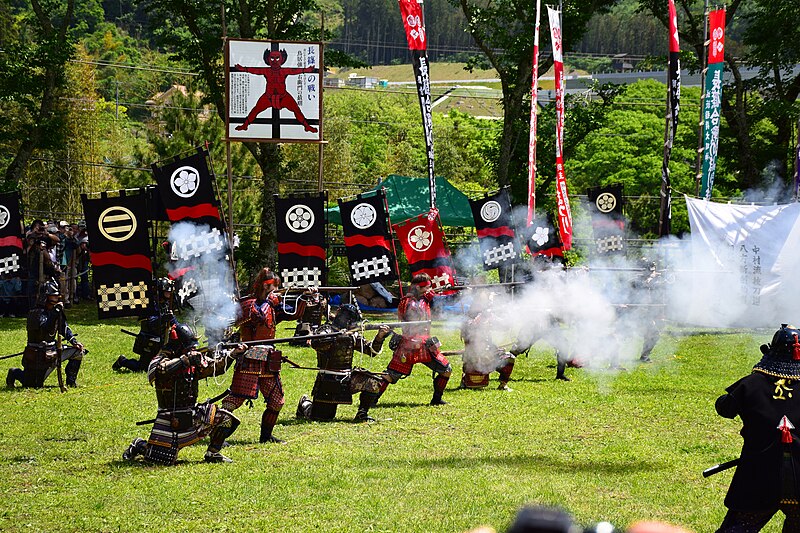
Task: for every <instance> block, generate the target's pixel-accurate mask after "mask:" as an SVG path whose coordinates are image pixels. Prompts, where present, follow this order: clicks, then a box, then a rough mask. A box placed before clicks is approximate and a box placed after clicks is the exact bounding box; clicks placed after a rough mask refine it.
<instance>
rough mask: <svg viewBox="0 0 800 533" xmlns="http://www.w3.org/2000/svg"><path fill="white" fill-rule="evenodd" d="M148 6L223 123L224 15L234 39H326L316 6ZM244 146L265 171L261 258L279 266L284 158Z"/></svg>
mask: <svg viewBox="0 0 800 533" xmlns="http://www.w3.org/2000/svg"><path fill="white" fill-rule="evenodd" d="M147 5H148V6H149V8H150V16H151V22H152V24H153V28H154V31H155V33H156V35H157V38H158V40H159V42H160V43H162V44H163V45H165V46H167V47H168V49H169V50H170V51H171V52H172V54H173V57H174V58H175V59H178V60H180V61H182V62H184V63H185V64H187V65H189V66H191V68H192V69H193V70H195V71H197V72H199V73H200V79H201V82H202V84H203V93H204V95H205V99H206V101H208V102H211V103H213V104H214V106H215V107H216V109H217V112H218V113H219V115H220V116H221V118H223V119H224V117H225V113H226V108H225V105H224V93H225V83H224V80H225V78H224V72H223V56H222V35H223V21H222V13H223V9H224V13H225V23H226V24H227V30H226V33H227V35H228V36H229V37H238V38H244V39H271V40H282V41H302V40H319V39H320V38H321V37H322V34H321V31H320V29H319V28H318V24H319V18H318V17H316V16H305V15H307V14H309V13H318V7H319V4H318V2H317V1H316V0H224V1H223V2H221V3H215V4H212V5H208V4H207V3H205V2H199V1H197V0H147ZM212 6H213V7H212ZM329 64H330V63H329ZM244 146H245V147H246V148H247V150H248V151H249V153H250V154H251V156H252V157H253V158H254V159H255V161H256V163H257V164H258V166H259V169H260V171H261V179H262V185H263V186H262V188H261V204H262V209H261V216H260V225H261V237H260V241H259V252H260V258H261V260H262V263H267V264H273V263H274V262H275V259H276V258H277V244H276V238H275V237H276V236H275V209H274V200H273V194H276V193H277V192H278V190H279V189H278V185H279V183H280V182H281V181H282V179H283V178H284V177H285V176H286V172H287V169H286V165H285V160H284V157H283V155H284V152H283V150H282V149H281V146H280V145H278V144H276V143H253V142H248V143H244Z"/></svg>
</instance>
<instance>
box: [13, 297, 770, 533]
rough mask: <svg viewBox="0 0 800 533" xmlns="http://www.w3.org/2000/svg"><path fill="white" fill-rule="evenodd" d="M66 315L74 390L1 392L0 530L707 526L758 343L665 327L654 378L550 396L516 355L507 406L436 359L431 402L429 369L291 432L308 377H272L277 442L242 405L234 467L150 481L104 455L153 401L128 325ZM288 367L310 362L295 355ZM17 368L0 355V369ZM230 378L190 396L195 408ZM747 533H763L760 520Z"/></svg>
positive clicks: (540, 368)
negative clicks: (557, 516)
mask: <svg viewBox="0 0 800 533" xmlns="http://www.w3.org/2000/svg"><path fill="white" fill-rule="evenodd" d="M68 314H69V316H70V318H71V323H72V325H73V328H74V329H75V330H76V331H77V332H78V333H80V338H81V340H82V342H83V343H84V344H85V345H86V346H87V347H88V348H89V349H90V351H91V353H89V354H88V355H87V356H86V358H85V359H84V365H83V368H82V369H81V375H80V376H79V379H78V382H79V384H80V387H79V388H78V389H73V390H69V391H68V392H67V393H66V394H61V393H59V391H58V388H57V385H56V380H55V376H51V377H50V378H49V382H48V385H49V386H48V387H46V388H44V389H42V390H21V389H16V390H13V391H12V390H6V389H3V390H2V392H1V393H0V398H2V405H3V419H4V420H3V423H2V430H1V431H0V476H2V479H3V480H5V481H4V482H3V483H2V489H0V490H1V491H2V505H0V530H2V531H23V530H24V531H146V530H156V531H256V530H261V531H281V532H285V531H290V532H292V531H297V532H307V531H325V532H327V531H402V532H439V531H442V532H459V531H465V530H468V529H470V528H472V527H475V526H477V525H479V524H489V525H492V526H494V527H495V528H497V529H498V530H500V531H502V530H503V529H504V528H505V526H506V525H507V524H508V523H509V521H510V520H511V518H512V517H513V515H514V513H515V511H516V510H517V509H518V508H519V507H520V506H521V505H523V504H525V503H540V504H559V505H561V506H563V507H565V508H566V509H568V510H569V511H571V512H572V513H574V515H575V516H576V517H577V519H578V520H579V521H580V522H581V523H584V524H587V523H590V522H593V521H596V520H600V519H605V520H610V521H611V522H613V523H615V524H617V525H618V526H625V525H626V524H629V523H630V522H632V521H634V520H638V519H643V518H647V519H658V520H665V521H669V522H672V523H675V524H679V525H682V526H684V527H687V528H690V529H692V530H694V531H697V532H704V531H713V530H714V529H715V528H716V527H717V526H718V524H719V523H720V521H721V519H722V516H723V514H724V507H723V504H722V500H723V498H724V495H725V491H726V489H727V485H728V483H729V482H730V478H731V472H730V471H729V472H726V473H722V474H719V475H717V476H714V477H712V478H709V479H703V478H702V476H701V475H700V473H701V471H702V470H703V469H704V468H706V467H708V466H710V465H712V464H715V463H717V462H721V461H723V460H728V459H731V458H734V457H737V456H738V450H739V446H740V438H739V436H738V430H739V427H740V424H739V421H738V420H736V421H730V420H726V419H722V418H720V417H718V416H717V415H716V414H715V412H714V408H713V403H714V400H715V399H716V397H717V396H718V395H719V394H720V393H721V392H722V391H723V389H724V387H726V386H727V385H729V384H730V383H732V382H733V381H734V380H736V379H737V378H739V377H740V376H742V375H744V374H746V373H748V372H749V370H750V368H751V367H752V365H753V364H754V362H755V361H756V360H757V357H758V353H759V352H758V345H759V344H760V343H762V342H766V341H767V335H766V334H761V335H752V334H749V333H746V332H739V333H733V334H726V335H687V332H681V331H675V330H670V331H669V332H668V335H666V336H664V337H662V339H661V341H660V342H659V344H658V346H657V347H656V350H655V352H654V354H653V359H654V363H653V364H650V365H636V364H630V365H627V366H628V370H627V371H624V372H618V373H615V374H611V373H607V374H598V373H590V372H588V371H586V370H582V369H581V370H574V369H570V370H568V375H570V376H572V378H573V381H572V382H569V383H565V382H560V381H555V380H553V377H554V374H555V368H554V366H555V360H554V357H553V356H552V352H551V351H549V350H548V349H547V346H545V345H542V346H539V345H537V346H536V347H535V350H534V352H532V353H531V354H530V356H528V357H524V356H522V357H520V358H519V359H518V360H517V365H516V368H515V370H514V375H513V377H512V382H511V384H510V385H511V387H512V388H513V389H514V390H513V391H512V392H502V391H497V390H494V388H495V387H496V375H495V376H493V380H492V384H491V388H490V389H487V390H484V391H460V390H455V387H456V386H457V384H458V378H457V377H456V376H457V375H459V374H460V371H461V361H460V359H459V358H458V357H454V358H452V359H453V365H454V368H455V371H454V378H453V379H451V382H450V385H449V387H448V390H447V392H446V394H445V399H446V400H447V401H449V402H450V404H449V405H446V406H443V407H437V408H434V407H430V406H428V405H427V403H428V401H429V400H430V395H431V380H430V373H429V372H428V371H427V369H425V368H424V367H419V368H417V369H416V370H415V372H414V374H413V375H412V376H411V377H410V378H408V379H406V380H403V381H401V382H400V383H398V384H396V385H393V386H390V388H389V390H388V391H387V392H386V394H385V395H384V396H383V398H382V399H381V402H380V404H379V405H378V406H377V407H376V408H375V409H373V414H374V415H375V417H376V418H377V419H378V422H377V423H374V424H354V423H352V422H351V421H350V420H351V419H352V417H353V415H354V414H355V409H356V408H355V406H340V408H339V417H338V419H337V421H336V422H333V423H312V422H301V421H298V420H296V419H295V418H294V411H295V407H296V405H297V401H298V398H299V397H300V395H301V394H303V393H307V392H309V391H310V389H311V386H312V383H313V380H314V372H310V371H301V370H292V369H289V368H286V367H284V371H283V373H282V374H283V382H284V387H285V391H286V399H287V403H286V407H285V408H284V410H283V412H282V413H281V417H280V419H279V421H278V426H277V427H276V431H275V433H276V435H278V436H280V437H282V438H284V439H286V440H287V441H288V443H287V444H285V445H261V444H259V443H258V432H259V421H260V416H261V412H262V410H263V402H261V400H259V401H257V402H256V408H254V409H248V408H247V407H246V406H244V407H242V408H241V409H240V410H239V411H237V413H238V415H239V416H240V418H241V419H242V425H241V427H240V428H239V430H238V431H237V432H236V433H235V434H234V435H233V436H232V437H231V439H230V442H231V444H233V446H231V447H229V448H226V451H225V453H226V454H227V455H229V456H230V457H231V458H233V459H234V460H235V462H234V463H233V464H227V465H211V464H205V463H203V462H202V456H203V453H204V450H205V445H204V444H202V445H196V446H193V447H189V448H186V449H184V450H182V451H181V454H180V463H179V464H178V465H176V466H174V467H153V466H147V465H145V464H142V463H139V462H137V463H134V464H128V463H125V462H122V461H121V459H120V454H121V453H122V451H123V450H124V449H125V447H126V446H127V444H128V443H129V442H130V441H131V439H132V438H134V437H136V436H142V437H146V436H147V434H148V431H149V430H148V427H137V426H136V425H134V423H135V422H136V421H138V420H144V419H148V418H151V417H152V416H153V414H154V413H155V405H156V404H155V395H154V393H153V391H152V389H151V388H150V387H149V386H148V384H147V382H146V378H145V376H143V375H141V374H117V373H114V372H113V371H112V370H111V363H112V362H113V361H114V359H115V358H116V357H117V355H118V354H120V353H129V350H130V346H131V345H132V338H131V337H129V336H127V335H124V334H122V333H120V331H119V328H120V327H128V328H133V327H135V326H134V321H132V320H119V321H117V322H103V323H98V321H97V320H96V312H95V311H94V309H93V308H92V309H90V308H89V307H88V306H87V305H83V306H81V307H80V308H79V309H77V310H76V309H72V310H70V311H69V312H68ZM437 325H439V324H438V323H437ZM288 328H289V327H288V326H286V329H285V330H284V327H283V326H281V327H280V328H279V335H283V334H284V333H285V334H290V333H291V332H290V330H289V329H288ZM435 330H436V331H435V332H436V334H437V335H439V336H440V338H442V339H443V341H444V343H445V348H447V349H454V348H458V347H460V343H459V342H458V341H457V334H456V332H454V331H446V330H444V329H443V327H441V326H440V325H439V327H438V329H437V328H435ZM584 334H588V332H584ZM0 338H2V340H3V342H2V346H3V349H4V350H5V352H6V353H11V352H14V351H17V350H18V349H21V348H22V346H23V345H24V342H25V334H24V320H23V319H7V318H6V319H0ZM287 353H288V355H289V356H290V357H291V358H292V359H294V360H297V361H298V362H303V363H306V364H309V365H311V364H313V363H314V356H313V353H312V352H311V351H308V350H305V351H304V350H302V349H291V350H288V351H287ZM389 357H390V354H389V353H388V349H384V352H383V353H382V354H381V355H379V356H378V357H377V358H376V359H374V360H369V359H365V360H364V361H360V360H359V359H358V356H356V362H357V363H362V364H363V366H367V367H369V368H371V369H373V370H382V369H383V368H385V366H386V363H387V362H388V360H389ZM18 363H19V359H15V360H5V361H3V362H2V364H1V365H0V372H2V375H3V376H5V373H6V370H7V369H8V368H10V367H11V366H15V365H17V364H18ZM229 379H230V376H223V377H221V378H219V379H218V380H217V382H215V381H214V380H208V382H204V383H202V384H201V393H200V394H201V398H205V397H210V396H214V395H215V394H217V393H218V392H220V391H222V390H224V389H225V388H226V387H227V385H228V382H229ZM765 531H779V527H778V526H777V520H773V522H771V523H770V525H769V526H768V527H767V528H766V529H765Z"/></svg>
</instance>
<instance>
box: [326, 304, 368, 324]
mask: <svg viewBox="0 0 800 533" xmlns="http://www.w3.org/2000/svg"><path fill="white" fill-rule="evenodd" d="M361 320H362V316H361V310H360V309H359V308H358V307H356V306H355V305H353V304H344V305H341V306H339V310H338V311H336V316H335V317H334V319H333V322H332V324H333V327H335V328H337V329H351V328H354V327H356V326H357V325H358V324H359V323H360V322H361Z"/></svg>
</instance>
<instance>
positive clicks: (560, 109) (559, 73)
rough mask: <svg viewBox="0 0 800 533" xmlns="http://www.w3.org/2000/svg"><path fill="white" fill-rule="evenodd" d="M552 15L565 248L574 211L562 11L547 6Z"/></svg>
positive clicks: (559, 191)
mask: <svg viewBox="0 0 800 533" xmlns="http://www.w3.org/2000/svg"><path fill="white" fill-rule="evenodd" d="M547 14H548V16H549V17H550V37H551V38H552V41H553V69H554V71H555V82H556V200H557V202H558V231H559V232H560V233H561V242H562V243H563V246H564V250H569V249H571V248H572V212H571V211H570V208H569V194H568V192H567V176H566V174H564V90H565V89H566V87H565V84H566V80H565V79H564V54H563V40H562V38H561V37H562V35H561V11H559V10H557V9H553V8H552V7H549V6H548V8H547Z"/></svg>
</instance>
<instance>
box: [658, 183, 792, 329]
mask: <svg viewBox="0 0 800 533" xmlns="http://www.w3.org/2000/svg"><path fill="white" fill-rule="evenodd" d="M686 204H687V207H688V210H689V223H690V225H691V230H692V239H691V252H692V267H691V268H690V269H682V270H683V272H677V273H676V274H677V277H676V281H675V283H674V284H673V286H674V287H676V290H673V291H670V292H671V293H676V294H681V293H685V294H686V296H684V298H685V301H679V302H673V303H674V305H673V306H672V308H675V309H680V310H681V315H682V316H681V318H682V319H683V320H688V321H690V323H691V324H696V325H708V326H716V327H764V328H772V329H775V328H777V327H778V326H779V325H780V324H781V323H782V322H791V321H793V320H797V318H796V317H797V316H798V314H800V305H798V299H797V288H796V287H797V273H798V272H800V248H798V246H797V243H798V242H800V203H792V204H787V205H770V206H753V205H731V204H727V203H715V202H709V201H707V200H696V199H692V198H688V197H687V198H686Z"/></svg>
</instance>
